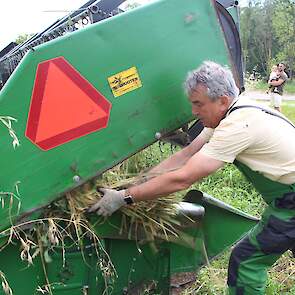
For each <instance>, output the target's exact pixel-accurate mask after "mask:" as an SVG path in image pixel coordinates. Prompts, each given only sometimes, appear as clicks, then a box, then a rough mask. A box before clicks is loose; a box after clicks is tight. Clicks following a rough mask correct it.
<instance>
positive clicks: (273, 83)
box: [268, 78, 285, 86]
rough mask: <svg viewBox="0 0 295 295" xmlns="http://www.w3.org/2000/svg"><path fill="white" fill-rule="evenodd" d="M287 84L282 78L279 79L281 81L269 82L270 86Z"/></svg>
mask: <svg viewBox="0 0 295 295" xmlns="http://www.w3.org/2000/svg"><path fill="white" fill-rule="evenodd" d="M284 82H285V80H284V79H282V78H279V80H278V81H275V80H274V81H269V82H268V84H269V85H272V86H280V85H281V84H283V83H284Z"/></svg>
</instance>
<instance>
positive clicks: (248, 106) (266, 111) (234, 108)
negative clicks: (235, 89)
mask: <svg viewBox="0 0 295 295" xmlns="http://www.w3.org/2000/svg"><path fill="white" fill-rule="evenodd" d="M243 108H255V109H259V110H261V111H263V112H265V113H266V114H268V115H272V116H275V117H278V118H280V119H282V120H284V121H285V122H287V123H288V124H290V125H291V126H292V127H294V128H295V125H294V124H293V123H292V122H290V121H289V120H287V119H286V118H284V117H282V116H280V115H279V114H276V113H274V112H272V111H270V110H267V109H264V108H262V107H259V106H254V105H241V106H235V107H232V108H230V109H229V110H228V112H227V114H228V115H229V114H230V113H231V112H233V111H235V110H237V109H243Z"/></svg>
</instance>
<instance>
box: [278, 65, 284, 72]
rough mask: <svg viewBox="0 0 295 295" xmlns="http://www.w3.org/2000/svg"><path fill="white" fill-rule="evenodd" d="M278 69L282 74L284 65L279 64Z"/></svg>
mask: <svg viewBox="0 0 295 295" xmlns="http://www.w3.org/2000/svg"><path fill="white" fill-rule="evenodd" d="M278 69H279V71H280V72H283V71H284V70H285V65H284V64H279V65H278Z"/></svg>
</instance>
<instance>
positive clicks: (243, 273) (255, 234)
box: [228, 163, 295, 295]
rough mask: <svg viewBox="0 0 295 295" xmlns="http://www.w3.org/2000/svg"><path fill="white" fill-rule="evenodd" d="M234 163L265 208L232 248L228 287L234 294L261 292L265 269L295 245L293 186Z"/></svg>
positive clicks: (249, 294) (294, 190) (264, 284)
mask: <svg viewBox="0 0 295 295" xmlns="http://www.w3.org/2000/svg"><path fill="white" fill-rule="evenodd" d="M237 166H238V168H239V169H240V170H241V171H242V172H243V173H244V175H245V176H246V178H248V179H249V180H250V181H251V182H252V183H253V185H254V186H255V187H256V188H257V189H258V191H260V193H261V194H262V196H264V199H265V201H266V202H267V203H268V207H267V208H266V210H265V211H264V213H263V216H262V218H261V220H260V221H259V223H258V224H257V225H256V226H255V227H254V228H253V229H252V230H250V232H248V234H247V235H246V236H245V237H244V238H243V239H242V240H241V241H240V242H239V243H237V244H236V246H235V247H234V249H233V251H232V254H231V257H230V262H229V268H228V290H229V294H235V295H263V294H265V287H266V281H267V270H268V269H269V268H270V267H271V266H272V265H273V264H274V263H275V262H276V261H277V259H278V258H279V257H280V256H281V255H282V254H283V253H284V252H286V251H287V250H288V249H291V250H292V249H294V248H295V189H294V188H295V186H294V185H283V184H281V183H276V182H273V181H270V180H269V179H265V178H264V177H263V176H262V175H261V174H259V175H257V172H253V171H251V170H250V169H249V168H247V167H246V166H243V165H240V163H239V164H238V165H237ZM253 180H254V181H253ZM278 193H280V194H278ZM275 194H277V197H275V196H274V195H275Z"/></svg>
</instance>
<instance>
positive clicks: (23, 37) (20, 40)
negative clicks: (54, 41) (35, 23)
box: [15, 34, 34, 44]
mask: <svg viewBox="0 0 295 295" xmlns="http://www.w3.org/2000/svg"><path fill="white" fill-rule="evenodd" d="M32 36H34V34H20V35H18V36H17V38H16V39H15V43H17V44H21V43H24V42H25V41H27V40H28V39H30V38H31V37H32Z"/></svg>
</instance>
